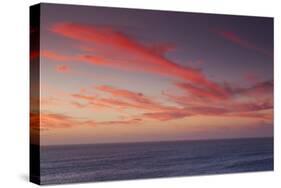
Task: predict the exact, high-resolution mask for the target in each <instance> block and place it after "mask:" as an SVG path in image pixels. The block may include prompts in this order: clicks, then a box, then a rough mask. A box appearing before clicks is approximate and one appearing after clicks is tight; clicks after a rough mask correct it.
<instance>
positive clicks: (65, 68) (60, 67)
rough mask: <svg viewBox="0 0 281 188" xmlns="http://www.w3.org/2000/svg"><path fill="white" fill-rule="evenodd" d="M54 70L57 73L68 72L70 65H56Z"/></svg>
mask: <svg viewBox="0 0 281 188" xmlns="http://www.w3.org/2000/svg"><path fill="white" fill-rule="evenodd" d="M56 71H57V72H59V73H68V72H70V67H69V66H68V65H57V66H56Z"/></svg>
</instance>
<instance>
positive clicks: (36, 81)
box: [29, 4, 40, 184]
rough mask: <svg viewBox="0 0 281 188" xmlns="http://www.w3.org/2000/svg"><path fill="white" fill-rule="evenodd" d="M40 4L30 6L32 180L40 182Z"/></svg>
mask: <svg viewBox="0 0 281 188" xmlns="http://www.w3.org/2000/svg"><path fill="white" fill-rule="evenodd" d="M39 53H40V5H39V4H37V5H34V6H31V7H30V158H29V159H30V163H29V165H30V181H31V182H33V183H36V184H40V129H39V124H40V100H39V99H40V55H39Z"/></svg>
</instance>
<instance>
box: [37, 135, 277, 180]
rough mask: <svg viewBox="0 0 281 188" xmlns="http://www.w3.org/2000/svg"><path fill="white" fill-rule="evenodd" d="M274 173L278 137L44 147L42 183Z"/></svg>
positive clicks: (42, 152)
mask: <svg viewBox="0 0 281 188" xmlns="http://www.w3.org/2000/svg"><path fill="white" fill-rule="evenodd" d="M268 170H273V138H258V139H257V138H255V139H233V140H208V141H206V140H205V141H175V142H151V143H148V142H147V143H126V144H123V143H122V144H93V145H67V146H41V183H42V184H58V183H72V182H87V181H105V180H124V179H139V178H156V177H174V176H188V175H206V174H221V173H236V172H253V171H268Z"/></svg>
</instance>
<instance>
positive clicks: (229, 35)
mask: <svg viewBox="0 0 281 188" xmlns="http://www.w3.org/2000/svg"><path fill="white" fill-rule="evenodd" d="M212 31H213V32H214V33H216V34H217V35H219V36H220V37H222V38H224V39H226V40H228V41H229V42H232V43H234V44H236V45H239V46H241V47H243V48H246V49H249V50H254V51H256V52H259V53H261V54H263V55H266V56H268V57H271V58H272V57H273V52H271V51H270V50H267V49H263V48H261V47H259V46H257V45H256V44H253V43H251V42H250V41H249V40H247V39H245V38H243V37H241V36H239V35H238V34H237V33H235V32H233V31H227V30H218V29H216V30H212Z"/></svg>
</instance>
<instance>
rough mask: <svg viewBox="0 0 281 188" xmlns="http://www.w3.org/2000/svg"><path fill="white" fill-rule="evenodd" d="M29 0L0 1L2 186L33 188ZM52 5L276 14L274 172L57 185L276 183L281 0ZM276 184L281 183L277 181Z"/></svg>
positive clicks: (127, 187) (114, 0) (81, 0)
mask: <svg viewBox="0 0 281 188" xmlns="http://www.w3.org/2000/svg"><path fill="white" fill-rule="evenodd" d="M38 2H39V1H33V0H19V1H13V0H6V1H1V5H0V14H1V15H0V31H1V33H0V37H1V38H0V45H1V48H0V77H1V78H0V88H1V89H0V95H1V96H0V109H1V110H0V114H1V116H0V144H1V147H0V187H15V188H18V187H21V188H24V187H35V186H36V185H34V184H32V183H29V182H28V169H29V162H28V158H29V156H28V149H29V147H28V140H29V136H28V130H29V128H28V126H29V124H28V122H29V120H28V114H29V98H28V97H29V75H28V74H29V66H28V63H29V62H28V58H29V55H28V50H29V32H28V29H29V18H28V17H29V12H28V11H29V5H32V4H35V3H38ZM45 2H53V3H68V4H81V5H82V4H86V5H102V6H115V7H128V8H146V9H162V10H181V11H188V12H207V13H224V14H238V15H254V16H270V17H275V20H274V22H275V63H274V64H275V65H274V66H275V76H274V79H275V130H274V132H275V144H274V145H275V171H274V172H265V173H246V174H231V175H212V176H197V177H184V178H164V179H153V180H137V181H117V182H107V183H94V184H93V183H84V184H70V185H60V186H59V187H77V186H81V187H93V186H95V187H96V188H109V187H114V188H118V187H122V188H131V187H134V188H141V187H147V188H148V187H157V186H158V187H160V186H161V188H165V187H173V188H174V187H187V186H188V187H189V188H191V187H194V188H201V187H216V188H220V187H223V188H225V187H228V188H234V187H235V188H237V187H241V188H242V187H262V188H264V187H278V179H279V182H281V172H280V169H281V166H280V165H281V163H280V157H281V156H280V148H281V143H280V133H281V130H280V117H281V116H280V113H281V108H280V105H281V103H280V96H281V90H280V71H281V67H280V64H279V62H280V54H281V50H280V45H281V38H280V35H281V28H280V23H281V8H280V7H281V6H280V5H279V4H281V3H280V1H279V0H170V1H169V0H111V1H109V0H108V1H105V0H103V1H102V0H95V1H94V0H73V1H71V0H60V1H58V0H57V1H48V0H47V1H45ZM279 187H280V185H279Z"/></svg>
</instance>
